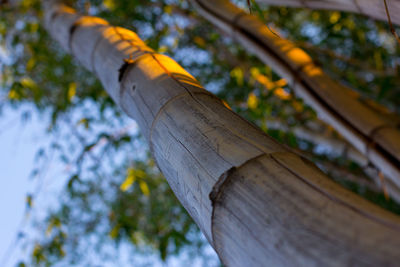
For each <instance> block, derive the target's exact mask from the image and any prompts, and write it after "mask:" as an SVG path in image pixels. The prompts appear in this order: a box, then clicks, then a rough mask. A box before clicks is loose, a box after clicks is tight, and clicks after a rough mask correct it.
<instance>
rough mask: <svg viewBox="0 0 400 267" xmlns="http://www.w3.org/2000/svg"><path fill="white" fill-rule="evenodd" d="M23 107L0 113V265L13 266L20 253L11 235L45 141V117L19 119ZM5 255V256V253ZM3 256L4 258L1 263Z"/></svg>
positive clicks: (31, 186)
mask: <svg viewBox="0 0 400 267" xmlns="http://www.w3.org/2000/svg"><path fill="white" fill-rule="evenodd" d="M22 113H23V110H12V109H8V108H7V109H5V110H4V111H3V114H2V116H0V147H1V149H0V170H1V173H0V214H2V216H1V223H0V237H1V238H0V265H1V266H2V267H8V266H14V263H15V262H16V260H17V259H18V256H19V255H21V254H20V253H19V251H18V249H15V248H14V247H15V238H16V236H17V234H18V232H19V230H20V228H21V225H22V224H23V223H24V221H25V219H26V217H25V208H26V196H27V193H28V192H30V191H32V190H34V185H35V181H34V180H32V179H30V178H29V176H30V173H31V171H32V169H33V167H34V158H35V154H36V152H37V151H38V150H39V148H40V146H42V145H44V144H45V141H46V139H45V138H44V135H43V129H44V128H45V127H44V124H45V121H43V120H39V119H38V118H37V117H32V120H31V121H30V122H26V123H24V122H22V121H21V116H22ZM5 254H6V255H7V257H6V255H5ZM5 257H6V258H7V259H8V261H7V264H5V265H2V264H4V262H3V260H4V259H5Z"/></svg>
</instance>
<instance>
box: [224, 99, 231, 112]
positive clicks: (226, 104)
mask: <svg viewBox="0 0 400 267" xmlns="http://www.w3.org/2000/svg"><path fill="white" fill-rule="evenodd" d="M222 104H224V106H225V107H227V108H229V109H230V110H232V108H231V107H230V106H229V104H228V102H226V101H225V100H222Z"/></svg>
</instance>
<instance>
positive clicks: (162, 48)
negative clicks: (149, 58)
mask: <svg viewBox="0 0 400 267" xmlns="http://www.w3.org/2000/svg"><path fill="white" fill-rule="evenodd" d="M167 51H168V47H167V46H165V45H162V46H160V47H159V48H158V53H165V52H167Z"/></svg>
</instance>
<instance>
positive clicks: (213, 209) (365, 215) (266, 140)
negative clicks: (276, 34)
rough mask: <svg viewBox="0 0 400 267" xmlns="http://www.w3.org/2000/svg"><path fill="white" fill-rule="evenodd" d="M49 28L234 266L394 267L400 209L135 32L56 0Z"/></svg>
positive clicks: (48, 14)
mask: <svg viewBox="0 0 400 267" xmlns="http://www.w3.org/2000/svg"><path fill="white" fill-rule="evenodd" d="M45 24H46V25H47V28H48V30H49V32H50V34H51V35H52V36H53V37H54V38H55V39H56V40H58V41H59V42H60V43H61V45H62V46H63V47H64V48H65V49H67V51H69V52H70V53H72V54H73V55H75V56H76V57H77V58H78V59H79V60H80V62H82V64H83V65H84V66H85V67H87V68H88V69H89V70H91V71H92V72H93V73H95V74H96V76H97V77H98V78H99V79H100V80H101V82H102V84H103V85H104V87H105V88H106V90H107V92H108V93H109V94H110V95H111V96H112V98H113V99H114V100H115V102H116V103H117V104H118V105H119V106H120V107H121V108H122V109H123V110H124V111H125V112H126V113H127V114H128V115H129V116H130V117H132V118H134V119H135V120H136V121H137V122H138V124H139V126H140V128H141V130H142V132H143V134H144V136H145V137H146V138H147V140H148V142H149V144H150V147H151V151H152V153H153V156H154V157H155V159H156V162H157V164H158V166H159V168H160V170H161V171H162V173H163V174H164V175H165V177H166V178H167V180H168V182H169V184H170V185H171V187H172V189H173V191H174V192H175V194H176V195H177V197H178V198H179V200H180V201H181V202H182V204H183V205H184V206H185V208H186V209H187V210H188V212H189V213H190V215H191V216H192V217H193V219H194V220H195V221H196V223H197V224H198V225H199V227H200V229H201V230H202V231H203V233H204V234H205V236H206V237H207V239H208V240H209V242H210V243H211V244H212V245H213V247H214V248H215V249H216V251H217V252H218V254H219V256H220V258H221V259H222V261H223V262H224V264H226V265H227V266H316V265H319V266H343V265H369V264H370V265H372V266H390V265H395V264H397V263H398V262H399V261H400V254H399V253H398V247H399V246H400V218H399V217H397V216H395V215H393V214H391V213H389V212H387V211H385V210H383V209H381V208H379V207H377V206H375V205H373V204H371V203H369V202H367V201H366V200H364V199H362V198H361V197H359V196H357V195H355V194H353V193H351V192H349V191H347V190H345V189H343V188H342V187H340V186H339V185H337V184H336V183H334V182H332V181H331V180H329V179H328V178H327V177H326V176H325V175H324V174H323V173H322V172H320V171H319V170H318V169H317V168H316V167H315V166H314V165H313V164H312V163H310V162H308V161H306V160H304V159H303V158H301V157H299V156H297V155H295V154H293V153H291V152H290V151H289V150H288V149H287V148H285V147H284V146H282V145H280V144H278V143H276V142H275V141H274V140H273V139H272V138H270V137H268V136H267V135H265V134H264V133H263V132H262V131H261V130H260V129H258V128H257V127H255V126H254V125H252V124H250V123H248V122H247V121H246V120H244V119H242V118H241V117H239V116H238V115H237V114H235V113H233V112H232V111H231V110H229V109H228V108H226V107H225V106H224V104H223V103H222V101H220V100H219V99H218V98H216V97H215V96H214V95H212V94H211V93H209V92H208V91H206V90H205V89H203V88H202V87H201V86H200V85H199V83H198V82H197V81H196V80H195V79H194V78H193V77H192V76H191V75H190V74H189V73H187V72H186V71H185V70H184V69H182V67H180V66H179V65H178V64H177V63H176V62H175V61H173V60H172V59H170V58H168V57H166V56H163V55H160V54H157V53H155V52H154V51H153V50H151V49H150V48H148V47H147V46H146V45H145V44H144V43H143V42H142V41H141V40H140V39H139V38H138V37H137V35H136V34H135V33H133V32H131V31H129V30H126V29H123V28H118V27H113V26H110V25H108V24H107V22H105V21H104V20H101V19H99V18H94V17H85V16H79V15H77V14H76V13H74V11H73V10H71V9H68V8H66V7H63V6H59V5H54V6H50V7H48V9H47V12H46V22H45Z"/></svg>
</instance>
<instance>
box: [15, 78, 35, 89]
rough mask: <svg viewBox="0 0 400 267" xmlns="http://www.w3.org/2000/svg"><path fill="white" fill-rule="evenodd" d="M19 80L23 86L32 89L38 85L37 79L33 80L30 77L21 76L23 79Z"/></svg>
mask: <svg viewBox="0 0 400 267" xmlns="http://www.w3.org/2000/svg"><path fill="white" fill-rule="evenodd" d="M19 82H20V83H21V85H22V86H23V87H26V88H31V89H32V88H35V87H36V83H35V81H34V80H32V79H31V78H29V77H23V78H21V80H20V81H19Z"/></svg>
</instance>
